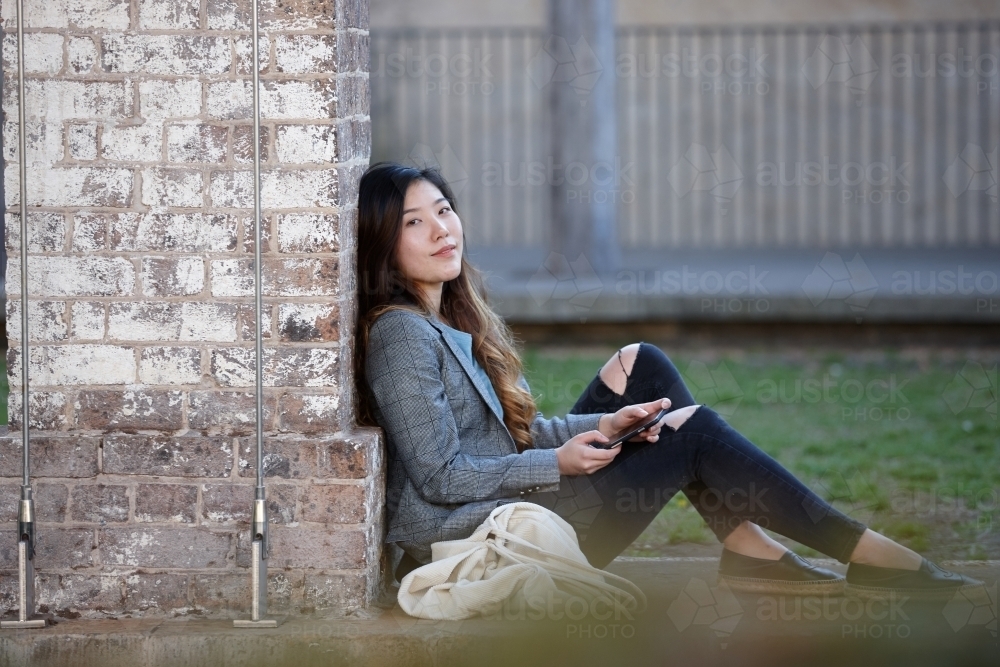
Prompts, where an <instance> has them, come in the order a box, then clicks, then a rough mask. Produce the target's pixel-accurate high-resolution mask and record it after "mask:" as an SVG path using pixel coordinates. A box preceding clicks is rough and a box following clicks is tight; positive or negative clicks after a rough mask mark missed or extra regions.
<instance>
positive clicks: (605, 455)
mask: <svg viewBox="0 0 1000 667" xmlns="http://www.w3.org/2000/svg"><path fill="white" fill-rule="evenodd" d="M591 442H608V438H607V436H605V435H604V434H603V433H601V432H600V431H584V432H583V433H581V434H579V435H577V436H574V437H572V438H570V439H569V440H567V441H566V442H565V443H564V444H563V446H562V447H559V448H558V449H556V459H558V461H559V474H560V475H589V474H590V473H592V472H594V471H595V470H600V469H601V468H603V467H604V466H606V465H608V464H609V463H611V461H612V460H613V459H614V458H615V457H616V456H618V452H620V451H621V447H615V448H614V449H601V448H599V447H591V446H590V444H589V443H591Z"/></svg>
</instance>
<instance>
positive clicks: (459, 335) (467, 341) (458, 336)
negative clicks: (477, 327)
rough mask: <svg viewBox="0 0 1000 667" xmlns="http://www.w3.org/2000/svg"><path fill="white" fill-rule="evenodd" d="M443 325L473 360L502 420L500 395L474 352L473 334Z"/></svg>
mask: <svg viewBox="0 0 1000 667" xmlns="http://www.w3.org/2000/svg"><path fill="white" fill-rule="evenodd" d="M441 325H442V327H444V330H445V332H446V333H447V335H448V336H450V337H451V340H452V341H453V342H454V343H457V344H458V347H460V348H461V349H462V351H463V352H465V356H467V357H468V358H469V360H470V361H471V362H472V368H473V370H475V372H476V375H478V376H479V379H481V380H482V381H483V384H484V385H486V390H487V391H488V392H489V394H490V398H491V399H492V401H493V406H494V407H495V408H496V410H497V412H499V413H500V419H501V421H502V420H503V406H502V405H500V397H499V396H497V392H496V390H495V389H494V388H493V383H492V382H490V376H489V375H487V374H486V369H484V368H483V367H482V366H480V365H479V362H478V361H476V357H475V355H473V354H472V334H470V333H466V332H464V331H459V330H458V329H453V328H452V327H450V326H448V325H447V324H445V323H444V322H441Z"/></svg>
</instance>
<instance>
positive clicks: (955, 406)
mask: <svg viewBox="0 0 1000 667" xmlns="http://www.w3.org/2000/svg"><path fill="white" fill-rule="evenodd" d="M612 351H613V350H612V349H611V348H608V349H607V351H603V350H601V351H595V350H593V349H588V350H578V351H574V350H572V349H559V350H554V349H549V348H530V347H529V348H527V349H526V350H525V351H524V355H523V359H524V363H525V377H526V378H527V380H528V382H529V384H530V385H531V389H532V393H533V394H534V395H535V397H536V399H537V400H538V406H539V409H540V410H541V411H542V412H543V413H544V414H545V415H547V416H553V415H562V414H565V413H566V412H568V411H569V409H570V408H571V407H572V405H573V404H574V403H575V401H576V398H577V396H578V395H579V394H580V393H582V391H583V388H584V387H585V386H586V385H587V383H589V382H590V381H591V379H592V378H593V377H594V375H595V374H596V373H597V371H598V369H599V368H600V367H601V366H602V365H603V364H604V363H605V362H606V361H607V359H608V357H609V356H610V354H611V352H612ZM665 351H666V352H667V354H668V355H669V356H670V357H671V358H672V360H673V361H674V363H675V364H676V365H677V367H678V368H679V369H680V370H681V372H682V373H683V374H684V376H685V381H686V382H687V384H688V387H689V388H691V390H692V393H693V394H694V395H695V399H696V400H697V401H698V402H700V403H705V404H707V405H710V406H712V407H713V408H714V409H715V410H716V411H718V412H719V413H720V414H722V415H723V416H724V417H725V418H726V419H727V421H728V422H729V423H730V424H731V425H732V426H733V427H734V428H736V429H737V430H738V431H740V432H741V433H743V434H744V435H745V436H746V437H747V438H749V439H750V440H751V441H752V442H754V443H755V444H756V445H757V446H759V447H760V448H761V449H763V450H764V451H766V452H768V453H769V454H770V455H772V456H774V457H775V458H776V459H777V460H778V461H779V462H781V464H782V465H784V466H785V467H787V468H788V469H789V470H791V471H792V472H793V473H794V474H795V475H796V476H798V477H799V478H800V479H801V480H803V481H804V482H805V483H806V484H807V485H808V486H809V487H810V488H812V489H813V490H814V491H816V492H817V493H819V494H820V495H821V496H823V497H825V498H826V499H827V500H830V501H831V502H833V504H834V505H835V506H836V507H838V508H839V509H841V510H842V511H845V512H847V513H848V514H850V515H852V516H855V517H857V518H858V519H860V520H862V521H864V522H865V523H867V524H868V525H869V526H871V527H872V528H873V529H874V530H878V531H879V532H882V533H884V534H886V535H888V536H890V537H892V538H893V539H896V540H898V541H900V542H901V543H903V544H906V545H908V546H910V547H911V548H914V549H916V550H919V551H921V552H923V553H926V554H927V555H929V556H931V557H935V558H975V559H987V558H1000V530H998V527H997V525H996V521H997V520H1000V513H998V512H997V503H998V489H1000V428H998V424H997V413H996V410H997V397H996V392H997V386H996V364H997V358H996V357H981V358H979V359H978V360H972V361H971V363H970V361H969V360H968V359H966V358H964V357H962V356H961V355H958V356H956V355H954V354H952V355H947V354H938V355H934V354H924V355H901V354H898V353H895V352H893V351H885V352H878V351H875V352H871V351H866V352H857V353H851V354H841V353H833V352H830V351H822V350H821V351H808V352H803V351H801V350H799V351H796V352H795V353H788V354H782V353H777V352H774V353H771V352H767V353H765V352H755V353H740V354H738V355H736V354H734V355H729V356H725V355H723V356H719V355H718V354H715V353H713V352H705V353H702V354H698V353H692V352H690V351H685V352H679V353H676V354H674V353H672V352H671V351H669V350H665ZM960 372H961V373H962V376H964V377H966V378H969V379H970V381H971V382H972V384H973V385H975V386H972V385H970V384H968V383H967V382H966V381H965V380H963V379H962V377H960V376H959V373H960ZM990 373H992V376H991V375H990ZM824 382H825V383H826V385H827V389H826V391H825V393H824V388H823V387H824ZM893 387H895V391H891V389H892V388H893ZM977 387H979V388H978V389H977ZM684 543H696V544H716V543H717V540H716V539H715V536H714V535H713V534H712V533H711V532H710V531H709V530H708V528H707V526H706V525H705V524H704V523H703V522H702V521H701V518H700V516H699V515H698V514H697V512H695V510H694V509H692V508H691V507H690V505H689V504H688V503H687V502H686V499H685V498H684V497H683V496H682V495H678V496H675V497H674V499H673V500H672V501H671V502H670V503H669V504H668V505H667V507H666V508H664V510H663V512H662V513H661V514H660V516H659V517H657V519H656V520H655V521H654V522H653V523H652V524H651V525H650V526H649V528H648V529H647V530H646V531H645V532H644V533H643V535H641V536H640V537H639V538H638V539H637V540H636V541H635V543H634V544H633V545H632V548H631V549H630V551H628V552H627V554H628V555H654V554H657V553H664V552H665V551H667V550H668V548H669V547H670V546H671V545H676V544H684ZM792 546H793V547H794V548H795V549H796V551H799V552H800V553H802V554H807V555H815V552H812V551H811V550H810V549H808V548H805V547H801V546H796V545H794V544H792Z"/></svg>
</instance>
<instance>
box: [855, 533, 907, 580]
mask: <svg viewBox="0 0 1000 667" xmlns="http://www.w3.org/2000/svg"><path fill="white" fill-rule="evenodd" d="M849 560H850V562H852V563H858V564H860V565H873V566H875V567H888V568H893V569H898V570H918V569H920V564H921V563H922V562H923V558H922V557H921V556H920V554H918V553H917V552H915V551H913V550H912V549H908V548H907V547H904V546H903V545H902V544H897V543H896V542H893V541H892V540H890V539H889V538H888V537H885V536H884V535H880V534H878V533H876V532H875V531H873V530H866V531H865V532H864V534H862V535H861V539H860V540H858V543H857V545H856V546H855V547H854V551H853V552H851V556H850V559H849Z"/></svg>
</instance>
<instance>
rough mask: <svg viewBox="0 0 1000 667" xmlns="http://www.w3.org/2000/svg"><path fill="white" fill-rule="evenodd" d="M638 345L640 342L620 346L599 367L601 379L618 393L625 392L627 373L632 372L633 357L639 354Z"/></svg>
mask: <svg viewBox="0 0 1000 667" xmlns="http://www.w3.org/2000/svg"><path fill="white" fill-rule="evenodd" d="M639 345H640V343H632V344H630V345H626V346H625V347H623V348H621V349H620V350H618V351H617V352H615V353H614V354H613V355H611V358H610V359H608V361H607V363H606V364H604V367H603V368H601V372H600V375H601V380H603V381H604V384H606V385H608V388H609V389H611V391H613V392H615V393H616V394H618V395H621V394H624V393H625V386H626V384H627V383H628V378H629V375H631V374H632V368H633V367H634V366H635V358H636V356H638V354H639Z"/></svg>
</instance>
